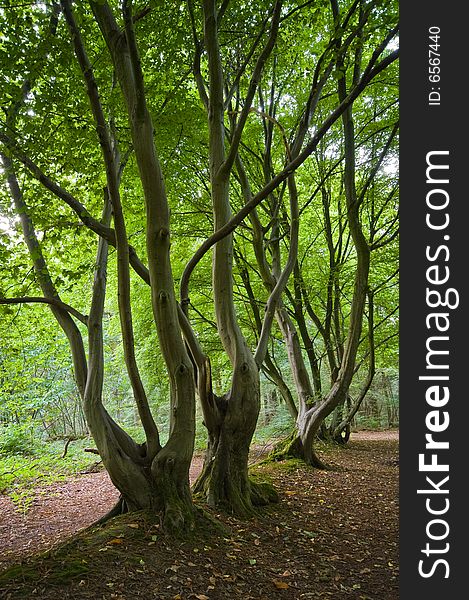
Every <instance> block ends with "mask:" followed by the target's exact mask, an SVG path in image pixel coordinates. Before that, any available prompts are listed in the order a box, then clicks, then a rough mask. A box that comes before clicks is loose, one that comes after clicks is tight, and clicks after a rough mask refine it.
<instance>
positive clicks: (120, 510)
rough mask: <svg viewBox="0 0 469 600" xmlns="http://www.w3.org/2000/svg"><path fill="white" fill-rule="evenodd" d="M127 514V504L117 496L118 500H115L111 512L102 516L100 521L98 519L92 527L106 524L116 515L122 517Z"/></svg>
mask: <svg viewBox="0 0 469 600" xmlns="http://www.w3.org/2000/svg"><path fill="white" fill-rule="evenodd" d="M127 512H129V509H128V506H127V503H126V501H125V500H124V498H123V497H122V496H119V499H118V500H117V502H116V504H115V505H114V506H113V507H112V508H111V510H110V511H109V512H107V513H106V514H105V515H104V516H102V517H101V518H100V519H98V520H97V521H96V522H95V523H93V526H95V525H104V523H107V521H109V519H112V518H113V517H117V516H118V515H124V514H125V513H127Z"/></svg>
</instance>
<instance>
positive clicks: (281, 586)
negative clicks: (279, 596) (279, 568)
mask: <svg viewBox="0 0 469 600" xmlns="http://www.w3.org/2000/svg"><path fill="white" fill-rule="evenodd" d="M273 584H274V585H275V587H276V588H277V589H278V590H286V589H288V588H289V587H290V586H289V585H288V583H286V582H285V581H280V579H274V580H273Z"/></svg>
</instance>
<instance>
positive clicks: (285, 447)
mask: <svg viewBox="0 0 469 600" xmlns="http://www.w3.org/2000/svg"><path fill="white" fill-rule="evenodd" d="M291 458H298V459H300V460H302V461H303V462H305V463H306V464H307V465H310V466H311V467H314V468H315V469H321V470H327V469H328V467H327V465H326V464H325V463H323V462H322V460H321V459H320V458H319V456H318V455H317V454H316V452H315V451H314V449H313V448H311V449H310V452H306V451H305V448H304V446H303V444H302V442H301V439H300V438H299V437H298V435H297V432H296V430H294V431H292V433H291V434H290V435H289V436H288V437H287V438H286V439H285V440H282V441H281V442H279V443H278V444H276V445H275V446H274V448H273V450H272V451H271V452H270V453H269V455H268V456H267V460H266V461H265V462H271V461H272V462H274V461H281V460H288V459H291Z"/></svg>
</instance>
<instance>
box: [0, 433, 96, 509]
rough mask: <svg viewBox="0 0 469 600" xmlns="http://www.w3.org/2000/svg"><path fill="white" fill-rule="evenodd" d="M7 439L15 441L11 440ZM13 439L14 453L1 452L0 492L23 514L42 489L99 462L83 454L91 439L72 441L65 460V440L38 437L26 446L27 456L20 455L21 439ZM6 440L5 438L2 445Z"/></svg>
mask: <svg viewBox="0 0 469 600" xmlns="http://www.w3.org/2000/svg"><path fill="white" fill-rule="evenodd" d="M30 435H32V434H30ZM7 439H10V440H12V438H11V437H10V438H7ZM14 439H15V440H16V442H15V443H16V444H17V445H16V446H15V450H14V451H13V452H8V453H6V452H3V451H2V452H0V493H2V494H8V495H9V496H10V497H11V499H12V500H13V502H14V503H15V504H16V505H17V507H18V509H19V510H21V511H23V512H25V511H26V510H28V508H29V507H30V505H31V503H32V501H33V500H34V498H35V495H36V494H37V493H38V491H40V488H41V486H45V485H47V484H50V483H54V482H57V481H62V480H64V479H65V478H66V477H69V476H72V475H76V474H78V473H80V472H81V471H86V470H87V469H89V468H90V466H91V465H92V464H95V463H96V462H97V461H96V460H95V458H96V457H94V456H93V455H90V454H88V453H85V452H84V451H83V449H84V448H86V447H88V446H90V445H92V441H91V440H90V439H89V438H85V439H83V440H76V441H74V442H71V443H70V444H69V447H68V450H67V454H66V456H65V457H64V458H62V456H63V453H64V446H65V441H64V440H57V441H51V440H44V439H43V440H40V439H38V437H35V438H33V439H34V442H32V443H31V442H30V443H29V444H27V445H26V448H27V453H26V454H25V453H21V452H18V449H19V447H20V446H19V445H18V444H19V442H18V438H14ZM3 440H4V438H3V436H2V446H3ZM28 440H29V441H30V440H31V437H28ZM90 456H93V458H90Z"/></svg>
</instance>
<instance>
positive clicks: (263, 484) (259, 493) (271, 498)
mask: <svg viewBox="0 0 469 600" xmlns="http://www.w3.org/2000/svg"><path fill="white" fill-rule="evenodd" d="M249 484H250V488H251V502H252V505H253V506H267V504H270V503H271V502H278V501H279V499H280V497H279V495H278V493H277V490H276V489H275V488H274V486H273V485H272V484H271V483H268V482H267V481H253V480H252V479H250V480H249Z"/></svg>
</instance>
